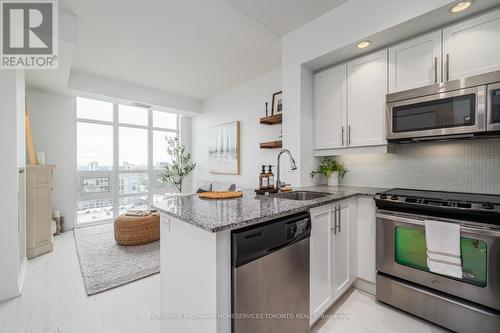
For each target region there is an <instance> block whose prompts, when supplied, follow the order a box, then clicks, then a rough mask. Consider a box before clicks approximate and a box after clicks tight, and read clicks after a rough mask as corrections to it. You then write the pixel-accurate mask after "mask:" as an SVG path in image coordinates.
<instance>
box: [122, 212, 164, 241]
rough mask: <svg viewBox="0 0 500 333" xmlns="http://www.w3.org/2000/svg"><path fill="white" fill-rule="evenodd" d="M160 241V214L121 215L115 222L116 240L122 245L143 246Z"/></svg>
mask: <svg viewBox="0 0 500 333" xmlns="http://www.w3.org/2000/svg"><path fill="white" fill-rule="evenodd" d="M159 239H160V214H158V213H155V214H152V215H149V216H125V215H120V216H118V218H117V219H116V220H115V240H116V242H117V243H118V244H120V245H127V246H128V245H142V244H148V243H152V242H155V241H157V240H159Z"/></svg>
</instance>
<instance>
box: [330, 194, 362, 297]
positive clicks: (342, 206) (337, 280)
mask: <svg viewBox="0 0 500 333" xmlns="http://www.w3.org/2000/svg"><path fill="white" fill-rule="evenodd" d="M336 207H337V210H336V219H335V223H334V226H336V231H334V235H333V300H334V301H335V300H337V299H338V298H339V297H340V296H341V295H342V294H343V293H344V292H345V291H346V290H347V289H348V288H349V287H350V286H351V285H352V283H353V282H354V280H355V279H356V272H357V267H356V262H357V260H356V253H357V251H356V237H357V236H356V212H355V209H356V205H355V203H353V201H352V200H345V201H342V202H340V203H339V204H337V205H336Z"/></svg>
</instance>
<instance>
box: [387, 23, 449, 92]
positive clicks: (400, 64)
mask: <svg viewBox="0 0 500 333" xmlns="http://www.w3.org/2000/svg"><path fill="white" fill-rule="evenodd" d="M438 82H441V30H439V31H436V32H432V33H430V34H427V35H425V36H421V37H418V38H415V39H412V40H409V41H406V42H403V43H401V44H398V45H396V46H393V47H391V48H389V93H394V92H397V91H402V90H408V89H413V88H418V87H423V86H426V85H430V84H433V83H438Z"/></svg>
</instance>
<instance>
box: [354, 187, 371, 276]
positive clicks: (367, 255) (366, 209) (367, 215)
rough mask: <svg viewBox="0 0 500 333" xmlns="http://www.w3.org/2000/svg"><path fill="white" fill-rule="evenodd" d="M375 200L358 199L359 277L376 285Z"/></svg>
mask: <svg viewBox="0 0 500 333" xmlns="http://www.w3.org/2000/svg"><path fill="white" fill-rule="evenodd" d="M375 210H376V207H375V200H373V198H372V197H364V196H361V197H359V198H358V247H357V248H358V277H360V278H361V279H363V280H366V281H369V282H372V283H375V277H376V266H375V258H376V257H375V238H376V236H375V226H376V224H375Z"/></svg>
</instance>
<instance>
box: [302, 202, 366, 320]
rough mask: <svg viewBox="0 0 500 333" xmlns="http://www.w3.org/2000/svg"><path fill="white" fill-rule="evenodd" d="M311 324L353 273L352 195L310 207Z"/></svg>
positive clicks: (350, 280)
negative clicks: (330, 202)
mask: <svg viewBox="0 0 500 333" xmlns="http://www.w3.org/2000/svg"><path fill="white" fill-rule="evenodd" d="M310 213H311V221H312V230H311V240H310V244H311V250H310V312H311V320H310V324H311V325H312V324H313V323H314V322H315V321H316V320H317V319H318V318H319V317H320V316H321V315H322V314H323V313H324V312H325V311H326V310H327V309H328V308H329V307H330V306H331V305H332V304H333V303H334V302H335V301H336V300H337V299H338V298H339V297H340V296H341V295H342V294H343V293H344V292H345V291H346V290H347V289H349V287H350V286H351V285H352V284H353V283H354V281H355V280H356V277H357V208H356V198H351V199H346V200H342V201H339V202H335V203H333V204H330V205H325V206H321V207H316V208H313V209H311V211H310Z"/></svg>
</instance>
